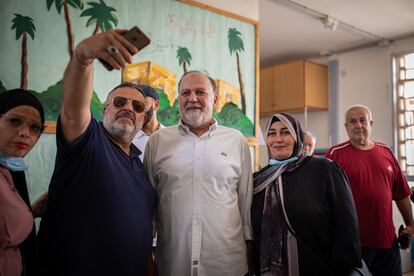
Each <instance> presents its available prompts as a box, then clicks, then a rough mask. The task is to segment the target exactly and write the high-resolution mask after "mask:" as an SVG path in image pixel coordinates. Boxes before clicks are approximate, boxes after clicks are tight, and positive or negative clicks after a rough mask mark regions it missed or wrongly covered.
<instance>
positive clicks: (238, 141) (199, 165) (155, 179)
mask: <svg viewBox="0 0 414 276" xmlns="http://www.w3.org/2000/svg"><path fill="white" fill-rule="evenodd" d="M144 166H145V169H146V171H147V174H148V177H149V179H150V181H151V182H152V184H153V185H154V187H155V189H156V191H157V193H158V196H159V204H158V207H157V218H156V220H157V233H158V243H157V249H156V253H155V256H156V262H157V264H158V270H159V272H160V275H163V276H165V275H171V276H173V275H174V276H175V275H183V276H185V275H214V276H215V275H226V276H232V275H234V276H240V275H244V274H246V273H247V271H248V269H247V261H246V244H245V240H251V222H250V206H251V200H252V190H253V185H252V171H251V170H252V168H251V161H250V152H249V147H248V145H247V142H246V139H245V138H244V137H243V135H242V134H241V133H240V132H238V131H237V130H234V129H231V128H227V127H222V126H218V125H217V123H215V124H213V125H212V126H211V127H210V129H209V130H208V131H207V132H206V133H204V134H203V135H202V136H201V137H197V136H196V135H194V134H193V133H192V132H190V131H189V129H188V127H186V126H185V125H183V124H179V125H175V126H171V127H166V128H163V129H160V130H158V131H157V132H155V133H154V134H153V135H152V136H151V137H150V139H149V141H148V144H147V148H146V152H145V158H144Z"/></svg>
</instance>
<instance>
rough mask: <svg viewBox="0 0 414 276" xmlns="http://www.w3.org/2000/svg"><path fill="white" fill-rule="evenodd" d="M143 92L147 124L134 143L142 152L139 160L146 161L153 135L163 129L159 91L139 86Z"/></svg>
mask: <svg viewBox="0 0 414 276" xmlns="http://www.w3.org/2000/svg"><path fill="white" fill-rule="evenodd" d="M138 87H139V88H140V89H141V91H143V92H144V95H145V107H146V110H145V114H146V115H147V119H146V122H145V123H144V125H143V126H142V129H141V130H140V131H138V133H137V134H136V135H135V137H134V139H133V140H132V143H133V144H134V145H135V146H136V147H137V148H138V149H139V150H140V151H141V154H140V156H139V159H141V161H143V160H144V152H145V147H146V146H147V142H148V139H149V137H150V136H151V134H153V133H154V131H156V130H158V129H159V128H162V127H163V125H161V124H160V123H159V122H158V119H157V110H158V108H159V107H160V96H159V95H158V93H157V91H156V90H155V89H154V88H153V87H151V86H149V85H138Z"/></svg>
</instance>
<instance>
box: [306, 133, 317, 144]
mask: <svg viewBox="0 0 414 276" xmlns="http://www.w3.org/2000/svg"><path fill="white" fill-rule="evenodd" d="M303 135H308V136H310V137H312V141H313V143H315V144H316V136H315V135H313V133H312V132H311V131H310V130H304V131H303Z"/></svg>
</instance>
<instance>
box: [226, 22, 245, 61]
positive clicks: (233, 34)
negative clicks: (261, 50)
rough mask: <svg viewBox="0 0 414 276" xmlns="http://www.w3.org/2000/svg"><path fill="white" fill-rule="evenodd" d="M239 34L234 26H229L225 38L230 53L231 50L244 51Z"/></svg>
mask: <svg viewBox="0 0 414 276" xmlns="http://www.w3.org/2000/svg"><path fill="white" fill-rule="evenodd" d="M241 35H242V34H241V33H240V32H239V31H238V30H237V29H236V28H229V30H228V32H227V38H228V40H229V49H230V55H231V54H232V53H233V52H240V51H244V45H243V40H242V38H241Z"/></svg>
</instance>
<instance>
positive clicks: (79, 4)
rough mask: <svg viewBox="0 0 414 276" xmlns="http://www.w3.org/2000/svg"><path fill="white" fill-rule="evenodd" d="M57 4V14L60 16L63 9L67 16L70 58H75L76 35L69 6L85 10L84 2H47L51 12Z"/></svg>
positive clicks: (52, 0)
mask: <svg viewBox="0 0 414 276" xmlns="http://www.w3.org/2000/svg"><path fill="white" fill-rule="evenodd" d="M53 3H55V7H56V10H57V12H58V13H59V14H60V13H61V12H62V7H63V11H64V15H65V22H66V32H67V35H68V51H69V56H70V57H72V56H73V52H74V51H75V46H74V42H73V41H74V35H73V30H72V21H71V19H70V10H69V6H71V7H73V8H75V9H81V10H83V0H46V4H47V9H48V10H50V8H51V7H52V4H53Z"/></svg>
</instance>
